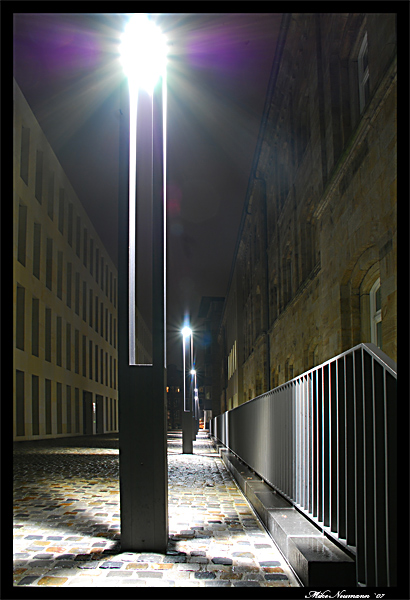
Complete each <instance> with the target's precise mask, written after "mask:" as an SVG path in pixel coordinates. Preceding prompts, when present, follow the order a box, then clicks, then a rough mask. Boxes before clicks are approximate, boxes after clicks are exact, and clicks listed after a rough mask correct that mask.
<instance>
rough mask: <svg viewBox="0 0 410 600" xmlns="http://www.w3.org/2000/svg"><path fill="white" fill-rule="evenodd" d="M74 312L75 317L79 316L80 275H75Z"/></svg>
mask: <svg viewBox="0 0 410 600" xmlns="http://www.w3.org/2000/svg"><path fill="white" fill-rule="evenodd" d="M74 285H75V290H74V310H75V313H76V315H79V314H80V273H76V274H75V282H74Z"/></svg>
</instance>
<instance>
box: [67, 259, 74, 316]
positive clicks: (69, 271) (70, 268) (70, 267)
mask: <svg viewBox="0 0 410 600" xmlns="http://www.w3.org/2000/svg"><path fill="white" fill-rule="evenodd" d="M72 278H73V265H72V264H71V263H67V306H68V308H71V281H72Z"/></svg>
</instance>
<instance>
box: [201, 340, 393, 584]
mask: <svg viewBox="0 0 410 600" xmlns="http://www.w3.org/2000/svg"><path fill="white" fill-rule="evenodd" d="M396 382H397V366H396V363H395V362H394V361H393V360H391V359H390V358H389V357H388V356H387V355H386V354H385V353H384V352H382V351H381V350H380V349H379V348H377V347H376V346H375V345H374V344H370V343H361V344H358V345H356V346H354V347H353V348H351V349H349V350H347V351H345V352H342V353H341V354H338V355H337V356H334V357H333V358H331V359H329V360H327V361H325V362H324V363H322V364H321V365H317V366H315V367H313V368H311V369H309V370H308V371H306V372H304V373H302V374H301V375H298V376H296V377H294V378H293V379H291V380H289V381H287V382H286V383H283V384H281V385H280V386H278V387H276V388H274V389H272V390H269V391H268V392H265V393H264V394H261V395H259V396H257V397H256V398H252V399H250V400H248V401H247V402H244V403H242V404H240V405H239V406H236V407H235V408H233V409H231V410H230V411H226V412H224V413H222V414H221V415H218V416H217V417H214V419H213V426H212V433H213V435H214V437H216V438H217V439H219V440H220V441H221V442H222V444H224V445H225V446H227V447H228V448H229V449H230V450H231V451H232V452H233V453H234V454H236V455H237V456H238V457H239V458H240V459H241V460H243V461H244V462H245V463H246V464H248V465H249V466H250V467H251V468H252V469H253V470H254V471H255V472H256V473H258V475H259V476H261V477H262V479H264V480H265V481H266V482H267V483H268V484H269V485H271V486H272V487H273V488H274V489H276V490H277V491H278V492H279V493H281V494H282V495H284V496H285V497H286V498H287V499H288V500H289V501H290V502H291V503H292V504H293V505H294V506H296V507H297V508H298V509H299V510H301V511H302V512H303V513H304V514H305V515H306V516H307V517H308V518H309V519H311V520H312V521H313V522H314V523H316V525H318V526H319V527H320V528H321V529H322V531H323V532H325V533H327V534H328V535H330V536H331V537H333V538H334V539H336V540H337V541H338V542H339V543H340V544H342V545H343V546H345V547H346V548H347V549H348V550H350V551H351V552H353V553H354V554H356V556H357V562H356V565H357V581H358V583H360V584H363V583H364V584H365V585H389V586H391V585H394V583H392V582H394V581H396V578H397V573H396V566H395V565H396V558H397V543H396V542H397V515H396V507H395V504H396V501H397V447H396V446H397V387H396ZM251 403H253V404H251ZM376 525H377V527H376Z"/></svg>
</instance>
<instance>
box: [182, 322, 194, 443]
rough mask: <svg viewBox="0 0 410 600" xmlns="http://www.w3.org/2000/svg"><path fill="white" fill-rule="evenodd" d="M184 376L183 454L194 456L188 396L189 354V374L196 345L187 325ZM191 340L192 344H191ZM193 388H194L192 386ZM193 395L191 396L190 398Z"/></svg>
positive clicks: (185, 329)
mask: <svg viewBox="0 0 410 600" xmlns="http://www.w3.org/2000/svg"><path fill="white" fill-rule="evenodd" d="M181 333H182V376H183V378H184V410H183V413H182V452H183V454H192V453H193V448H192V434H193V420H192V400H191V401H189V400H188V394H187V364H186V363H187V354H188V357H189V358H188V364H189V372H190V373H191V372H192V367H193V357H194V345H193V334H192V329H191V328H190V327H188V326H187V325H186V326H185V327H184V328H183V329H182V331H181ZM189 340H190V342H189ZM191 387H192V386H191ZM190 396H191V394H189V397H190Z"/></svg>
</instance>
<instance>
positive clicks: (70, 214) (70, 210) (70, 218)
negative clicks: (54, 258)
mask: <svg viewBox="0 0 410 600" xmlns="http://www.w3.org/2000/svg"><path fill="white" fill-rule="evenodd" d="M73 219H74V217H73V205H72V204H69V205H68V230H67V241H68V243H69V244H70V246H71V247H72V246H73Z"/></svg>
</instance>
